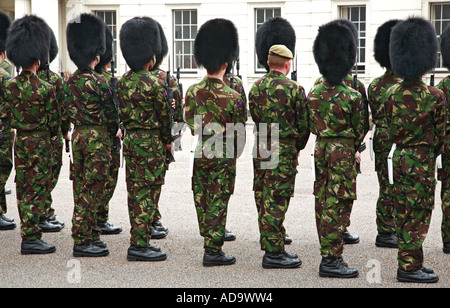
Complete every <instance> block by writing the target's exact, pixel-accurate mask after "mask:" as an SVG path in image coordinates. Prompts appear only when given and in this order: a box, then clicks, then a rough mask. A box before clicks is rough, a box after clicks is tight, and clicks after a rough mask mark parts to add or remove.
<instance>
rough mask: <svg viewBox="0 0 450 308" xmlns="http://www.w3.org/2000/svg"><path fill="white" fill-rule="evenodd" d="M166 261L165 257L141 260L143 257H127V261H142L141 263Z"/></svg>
mask: <svg viewBox="0 0 450 308" xmlns="http://www.w3.org/2000/svg"><path fill="white" fill-rule="evenodd" d="M166 259H167V256H161V257H156V258H143V257H136V256H127V260H128V261H131V262H133V261H143V262H158V261H165V260H166Z"/></svg>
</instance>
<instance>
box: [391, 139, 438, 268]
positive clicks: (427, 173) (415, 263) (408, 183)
mask: <svg viewBox="0 0 450 308" xmlns="http://www.w3.org/2000/svg"><path fill="white" fill-rule="evenodd" d="M393 165H394V188H393V193H394V196H395V198H394V215H395V225H396V229H397V239H398V246H399V250H398V257H397V260H398V266H399V268H402V269H404V270H406V271H413V270H417V269H419V268H421V267H422V266H423V249H422V244H423V242H424V241H425V238H426V236H427V233H428V229H429V227H430V221H431V212H432V210H433V209H434V194H435V188H436V179H435V157H434V155H433V154H431V153H430V150H428V151H427V150H420V149H413V148H405V149H399V150H396V151H395V153H394V158H393Z"/></svg>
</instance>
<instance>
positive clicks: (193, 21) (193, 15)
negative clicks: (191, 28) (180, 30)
mask: <svg viewBox="0 0 450 308" xmlns="http://www.w3.org/2000/svg"><path fill="white" fill-rule="evenodd" d="M191 24H193V25H196V24H197V11H191Z"/></svg>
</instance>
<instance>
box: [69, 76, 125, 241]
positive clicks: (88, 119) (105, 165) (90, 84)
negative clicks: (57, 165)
mask: <svg viewBox="0 0 450 308" xmlns="http://www.w3.org/2000/svg"><path fill="white" fill-rule="evenodd" d="M64 91H65V109H66V117H67V119H69V120H70V122H71V123H73V124H74V125H75V131H74V133H73V135H72V149H73V163H72V164H71V166H70V178H71V180H72V181H73V195H74V203H75V208H74V215H73V219H72V238H73V239H74V242H75V244H76V245H83V244H86V243H88V242H90V241H92V240H93V241H95V240H97V239H99V236H100V229H98V227H97V226H96V219H97V210H98V206H99V204H100V202H101V200H103V198H104V192H105V189H106V184H107V181H108V175H109V169H110V164H111V139H112V138H111V136H115V135H116V133H117V130H118V117H117V109H116V106H115V105H114V101H113V99H112V94H111V89H110V87H109V84H108V81H107V80H106V79H105V78H104V77H102V76H101V75H98V74H97V73H95V71H94V70H93V69H92V68H86V69H81V70H80V69H78V70H77V71H76V72H75V73H74V74H73V75H72V76H71V77H70V78H69V79H68V80H67V82H66V83H65V85H64Z"/></svg>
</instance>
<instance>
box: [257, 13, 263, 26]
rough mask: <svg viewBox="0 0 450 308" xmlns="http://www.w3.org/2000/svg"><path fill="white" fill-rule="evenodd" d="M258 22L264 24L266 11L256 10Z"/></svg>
mask: <svg viewBox="0 0 450 308" xmlns="http://www.w3.org/2000/svg"><path fill="white" fill-rule="evenodd" d="M256 22H257V23H258V24H262V23H264V11H263V10H256Z"/></svg>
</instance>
